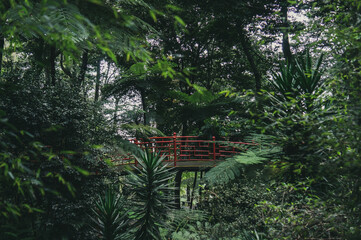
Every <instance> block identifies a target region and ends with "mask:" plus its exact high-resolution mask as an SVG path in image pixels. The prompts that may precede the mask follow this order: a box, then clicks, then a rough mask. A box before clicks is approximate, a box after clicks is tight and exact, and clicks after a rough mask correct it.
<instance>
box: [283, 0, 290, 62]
mask: <svg viewBox="0 0 361 240" xmlns="http://www.w3.org/2000/svg"><path fill="white" fill-rule="evenodd" d="M288 5H289V3H288V1H287V0H284V2H283V3H282V4H281V17H282V30H281V31H282V51H283V55H284V57H285V59H286V61H287V62H291V61H292V53H291V47H290V41H289V37H288V32H289V24H288Z"/></svg>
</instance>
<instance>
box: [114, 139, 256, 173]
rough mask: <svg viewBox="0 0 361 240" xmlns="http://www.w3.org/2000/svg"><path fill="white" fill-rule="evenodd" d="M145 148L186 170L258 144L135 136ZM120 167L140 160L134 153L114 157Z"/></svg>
mask: <svg viewBox="0 0 361 240" xmlns="http://www.w3.org/2000/svg"><path fill="white" fill-rule="evenodd" d="M130 141H131V142H132V143H134V144H136V145H137V146H139V147H140V148H141V149H148V150H151V151H154V152H159V151H160V152H161V154H162V155H164V163H165V164H167V166H168V167H172V168H179V170H180V169H182V170H192V171H197V170H205V169H209V168H211V167H214V166H215V165H216V164H217V163H219V162H220V161H222V160H224V159H226V158H228V157H231V156H233V155H235V154H237V153H240V152H242V151H244V150H245V148H246V145H254V144H255V143H245V142H232V141H226V140H225V139H216V138H215V137H212V139H211V140H205V139H201V138H200V137H198V136H177V135H176V133H174V134H173V136H166V137H150V138H149V139H147V140H142V139H131V140H130ZM112 161H113V162H114V163H115V165H117V166H137V165H138V162H137V160H136V158H135V157H134V156H132V155H131V154H128V155H121V156H117V157H114V158H113V159H112Z"/></svg>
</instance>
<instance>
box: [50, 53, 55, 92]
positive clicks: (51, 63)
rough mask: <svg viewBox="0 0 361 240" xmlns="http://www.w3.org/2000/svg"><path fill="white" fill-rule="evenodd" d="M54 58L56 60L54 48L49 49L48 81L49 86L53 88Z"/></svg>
mask: <svg viewBox="0 0 361 240" xmlns="http://www.w3.org/2000/svg"><path fill="white" fill-rule="evenodd" d="M55 58H56V48H55V47H54V46H51V47H50V56H49V64H50V79H51V85H53V86H55V83H56V78H55Z"/></svg>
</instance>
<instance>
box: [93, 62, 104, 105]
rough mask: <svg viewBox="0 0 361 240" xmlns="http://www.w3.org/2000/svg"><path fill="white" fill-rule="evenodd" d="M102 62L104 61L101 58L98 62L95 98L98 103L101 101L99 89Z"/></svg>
mask: <svg viewBox="0 0 361 240" xmlns="http://www.w3.org/2000/svg"><path fill="white" fill-rule="evenodd" d="M101 62H102V59H101V58H99V59H98V62H97V76H96V80H95V97H94V101H95V102H97V101H98V99H99V88H100V64H101Z"/></svg>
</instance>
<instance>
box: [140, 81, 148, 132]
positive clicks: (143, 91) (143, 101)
mask: <svg viewBox="0 0 361 240" xmlns="http://www.w3.org/2000/svg"><path fill="white" fill-rule="evenodd" d="M140 98H141V100H142V108H143V112H144V113H143V124H144V125H148V118H147V102H146V100H145V90H144V89H143V88H141V89H140Z"/></svg>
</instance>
